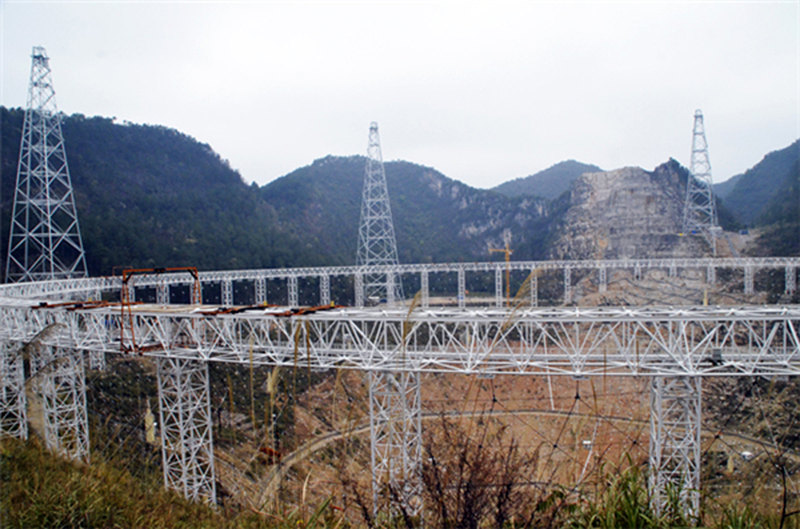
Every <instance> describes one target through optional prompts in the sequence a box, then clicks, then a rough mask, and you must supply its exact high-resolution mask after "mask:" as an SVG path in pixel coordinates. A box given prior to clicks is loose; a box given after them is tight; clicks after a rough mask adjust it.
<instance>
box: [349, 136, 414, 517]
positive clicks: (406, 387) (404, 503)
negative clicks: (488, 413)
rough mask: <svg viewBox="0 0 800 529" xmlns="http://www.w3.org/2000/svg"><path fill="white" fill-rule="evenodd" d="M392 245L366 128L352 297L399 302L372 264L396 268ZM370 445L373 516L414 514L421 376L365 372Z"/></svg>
mask: <svg viewBox="0 0 800 529" xmlns="http://www.w3.org/2000/svg"><path fill="white" fill-rule="evenodd" d="M396 264H398V259H397V241H396V239H395V234H394V223H393V222H392V210H391V207H390V206H389V191H388V190H387V187H386V173H385V171H384V167H383V157H382V155H381V143H380V136H379V135H378V124H377V123H375V122H372V123H371V124H370V127H369V146H368V148H367V166H366V170H365V172H364V192H363V195H362V201H361V220H360V222H359V227H358V254H357V256H356V265H357V266H360V267H364V268H365V270H364V271H363V272H362V274H361V275H360V277H361V281H357V285H356V289H357V292H356V298H357V299H359V298H360V299H362V300H364V299H366V300H372V301H376V300H386V302H388V303H393V302H394V301H400V300H402V299H403V285H402V283H401V281H400V277H395V275H394V274H392V273H374V272H372V271H371V270H369V267H370V266H373V265H396ZM369 416H370V444H371V448H372V453H371V456H372V491H373V507H374V509H375V512H376V514H377V513H378V512H385V511H386V510H390V509H392V506H390V505H386V501H387V500H388V501H389V502H390V503H393V504H394V506H395V507H396V506H397V504H398V503H399V504H400V507H401V508H402V509H404V510H405V511H406V512H407V513H410V514H412V515H418V514H419V513H420V511H421V508H422V502H421V491H422V476H421V472H420V462H421V457H422V430H421V420H420V419H421V403H420V375H419V373H418V372H413V371H410V372H404V373H393V372H389V371H375V372H370V373H369Z"/></svg>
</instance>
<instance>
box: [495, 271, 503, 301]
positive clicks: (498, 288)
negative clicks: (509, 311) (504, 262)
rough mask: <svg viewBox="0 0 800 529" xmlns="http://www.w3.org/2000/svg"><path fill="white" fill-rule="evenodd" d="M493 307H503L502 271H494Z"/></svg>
mask: <svg viewBox="0 0 800 529" xmlns="http://www.w3.org/2000/svg"><path fill="white" fill-rule="evenodd" d="M494 306H495V307H502V306H503V271H502V270H501V269H499V268H495V269H494Z"/></svg>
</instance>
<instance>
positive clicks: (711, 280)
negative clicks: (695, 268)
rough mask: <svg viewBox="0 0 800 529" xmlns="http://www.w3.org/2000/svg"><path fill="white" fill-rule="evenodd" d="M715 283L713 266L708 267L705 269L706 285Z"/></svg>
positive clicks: (715, 270)
mask: <svg viewBox="0 0 800 529" xmlns="http://www.w3.org/2000/svg"><path fill="white" fill-rule="evenodd" d="M716 282H717V269H716V268H715V267H713V266H709V267H708V268H707V269H706V283H708V284H709V285H713V284H714V283H716Z"/></svg>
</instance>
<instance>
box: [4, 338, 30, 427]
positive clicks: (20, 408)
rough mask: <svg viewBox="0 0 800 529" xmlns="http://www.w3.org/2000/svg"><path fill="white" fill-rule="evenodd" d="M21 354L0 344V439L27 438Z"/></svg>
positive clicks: (7, 345)
mask: <svg viewBox="0 0 800 529" xmlns="http://www.w3.org/2000/svg"><path fill="white" fill-rule="evenodd" d="M26 408H27V405H26V399H25V372H24V363H23V357H22V352H21V351H20V350H19V349H14V348H12V347H11V345H10V344H9V343H8V342H4V341H3V342H0V437H2V436H10V437H16V438H17V439H27V438H28V417H27V412H26Z"/></svg>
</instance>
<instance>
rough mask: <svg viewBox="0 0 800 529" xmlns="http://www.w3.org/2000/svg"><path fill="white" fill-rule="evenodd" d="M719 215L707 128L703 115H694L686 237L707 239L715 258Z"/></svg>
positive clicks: (687, 188)
mask: <svg viewBox="0 0 800 529" xmlns="http://www.w3.org/2000/svg"><path fill="white" fill-rule="evenodd" d="M718 229H719V228H718V225H717V211H716V208H715V206H714V192H713V181H712V178H711V161H710V159H709V156H708V143H707V142H706V132H705V127H704V125H703V112H702V111H700V110H696V111H695V113H694V129H693V132H692V158H691V169H690V173H689V178H688V181H687V184H686V202H685V205H684V213H683V230H684V232H685V233H687V234H690V233H697V234H699V235H702V236H703V237H705V238H706V240H707V241H708V243H709V244H710V245H711V248H712V251H713V253H714V255H716V254H717V248H716V236H717V230H718Z"/></svg>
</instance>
